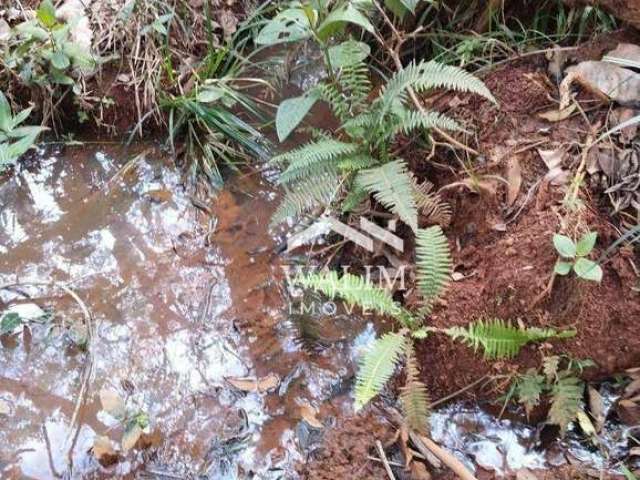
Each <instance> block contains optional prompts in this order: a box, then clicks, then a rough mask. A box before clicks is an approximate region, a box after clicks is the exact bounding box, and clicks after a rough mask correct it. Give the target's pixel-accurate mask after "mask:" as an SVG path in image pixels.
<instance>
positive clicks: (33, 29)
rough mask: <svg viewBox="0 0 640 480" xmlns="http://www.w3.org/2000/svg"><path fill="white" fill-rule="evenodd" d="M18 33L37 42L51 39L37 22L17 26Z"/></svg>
mask: <svg viewBox="0 0 640 480" xmlns="http://www.w3.org/2000/svg"><path fill="white" fill-rule="evenodd" d="M16 31H17V32H18V33H20V34H22V35H24V36H27V37H31V38H34V39H36V40H40V41H45V40H48V39H49V34H48V33H47V31H46V30H44V29H43V28H40V27H39V26H38V25H37V24H36V23H35V22H23V23H20V24H18V25H16Z"/></svg>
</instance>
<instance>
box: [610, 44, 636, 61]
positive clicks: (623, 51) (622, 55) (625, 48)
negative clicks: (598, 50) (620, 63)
mask: <svg viewBox="0 0 640 480" xmlns="http://www.w3.org/2000/svg"><path fill="white" fill-rule="evenodd" d="M607 56H608V57H613V58H619V59H622V60H629V61H631V62H640V45H634V44H633V43H619V44H618V46H617V47H616V48H614V49H613V50H611V51H610V52H609V53H607Z"/></svg>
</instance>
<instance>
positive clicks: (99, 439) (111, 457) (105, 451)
mask: <svg viewBox="0 0 640 480" xmlns="http://www.w3.org/2000/svg"><path fill="white" fill-rule="evenodd" d="M92 451H93V455H94V456H95V457H96V460H98V461H99V462H100V464H101V465H102V466H104V467H108V466H109V465H113V464H114V463H116V462H117V461H118V452H116V449H115V447H114V445H113V442H112V441H111V439H110V438H109V437H106V436H103V435H98V436H96V438H95V439H94V440H93V448H92Z"/></svg>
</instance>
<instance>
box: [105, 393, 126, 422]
mask: <svg viewBox="0 0 640 480" xmlns="http://www.w3.org/2000/svg"><path fill="white" fill-rule="evenodd" d="M100 403H101V404H102V409H103V410H104V411H106V412H107V413H108V414H109V415H111V416H112V417H115V418H122V417H124V415H125V412H126V410H125V405H124V400H123V399H122V397H121V396H120V394H119V393H118V392H116V391H114V390H109V389H107V388H103V389H102V390H100Z"/></svg>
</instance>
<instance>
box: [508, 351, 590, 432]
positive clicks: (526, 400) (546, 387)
mask: <svg viewBox="0 0 640 480" xmlns="http://www.w3.org/2000/svg"><path fill="white" fill-rule="evenodd" d="M590 366H593V362H591V361H590V360H573V359H571V358H568V357H559V356H551V357H546V358H545V359H544V360H543V365H542V371H541V372H539V371H538V370H535V369H530V370H528V371H527V372H526V373H525V374H522V375H519V376H518V377H517V378H516V379H515V380H514V382H513V383H512V385H511V388H510V390H509V392H508V394H507V400H508V399H510V398H512V397H513V398H515V400H516V401H517V402H518V403H520V404H521V405H522V406H523V407H524V409H525V411H526V413H527V416H529V415H530V413H531V411H532V410H533V409H534V408H535V407H536V406H538V405H540V404H541V403H542V401H543V399H545V398H548V400H549V402H550V408H549V413H548V417H547V423H549V424H551V425H557V426H558V427H560V431H561V432H562V434H564V433H565V432H566V430H567V427H568V426H569V424H571V423H572V422H574V421H576V420H578V419H579V417H582V415H584V402H583V394H584V388H585V383H584V382H583V381H582V380H580V378H578V376H577V375H579V374H581V373H582V370H583V369H584V368H586V367H590ZM581 413H582V415H580V414H581Z"/></svg>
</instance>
